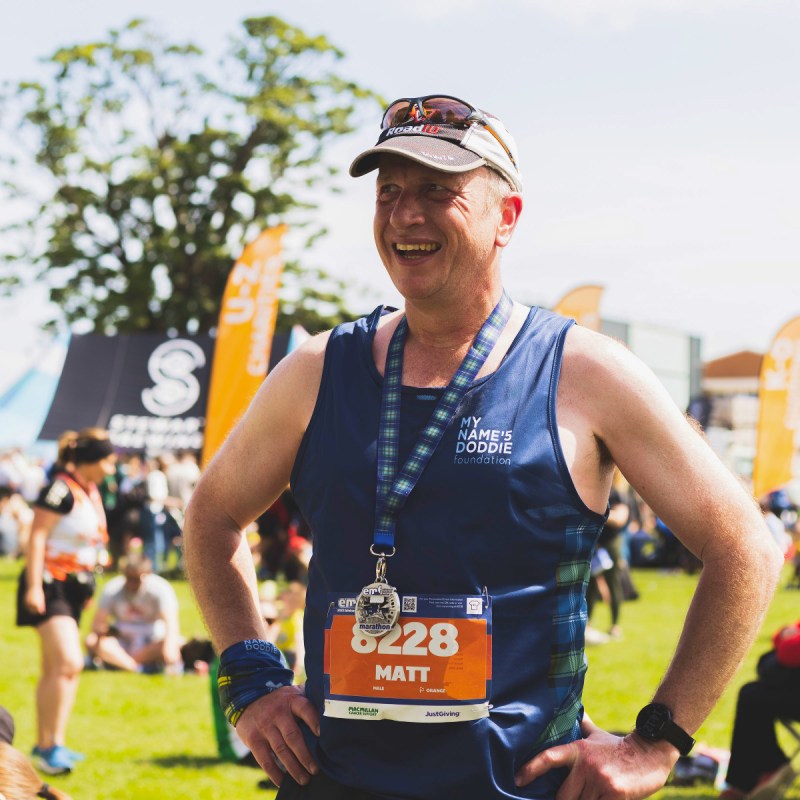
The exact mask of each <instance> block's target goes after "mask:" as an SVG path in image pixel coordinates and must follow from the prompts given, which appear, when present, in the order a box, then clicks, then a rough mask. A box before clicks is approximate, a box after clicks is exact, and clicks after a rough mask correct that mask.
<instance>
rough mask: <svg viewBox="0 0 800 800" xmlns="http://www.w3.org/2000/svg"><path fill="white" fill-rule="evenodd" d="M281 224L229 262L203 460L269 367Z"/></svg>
mask: <svg viewBox="0 0 800 800" xmlns="http://www.w3.org/2000/svg"><path fill="white" fill-rule="evenodd" d="M285 232H286V226H285V225H281V226H279V227H277V228H270V229H269V230H266V231H264V232H263V233H262V234H261V235H260V236H259V237H258V238H257V239H256V240H255V241H254V242H251V243H250V244H249V245H247V247H245V249H244V252H243V253H242V255H241V257H240V258H239V260H238V261H237V262H236V263H235V264H234V265H233V269H232V270H231V274H230V276H229V277H228V283H227V285H226V286H225V294H224V295H223V298H222V308H221V310H220V314H219V326H218V329H217V341H216V345H215V347H214V361H213V363H212V367H211V383H210V385H209V390H208V405H207V408H206V430H205V437H204V441H203V457H202V462H203V465H205V464H207V463H208V462H209V461H210V460H211V459H212V458H213V456H214V454H215V453H216V452H217V450H218V449H219V447H220V445H221V444H222V443H223V442H224V441H225V438H226V437H227V435H228V434H229V433H230V432H231V430H232V429H233V426H234V425H235V424H236V423H237V422H238V420H239V418H240V417H241V416H242V415H243V414H244V412H245V411H246V410H247V407H248V406H249V405H250V401H251V400H252V399H253V396H254V395H255V393H256V392H257V391H258V387H259V386H261V383H262V382H263V380H264V377H265V376H266V374H267V370H268V369H269V355H270V351H271V349H272V336H273V334H274V332H275V320H276V318H277V316H278V287H279V286H280V281H281V273H282V272H283V260H282V258H281V239H282V237H283V234H284V233H285Z"/></svg>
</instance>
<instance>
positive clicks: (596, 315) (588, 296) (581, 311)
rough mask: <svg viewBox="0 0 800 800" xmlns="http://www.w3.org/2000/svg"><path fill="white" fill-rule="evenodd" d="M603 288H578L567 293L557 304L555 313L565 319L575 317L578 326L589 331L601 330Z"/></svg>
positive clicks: (554, 309) (554, 308)
mask: <svg viewBox="0 0 800 800" xmlns="http://www.w3.org/2000/svg"><path fill="white" fill-rule="evenodd" d="M602 294H603V287H602V286H578V288H577V289H573V290H572V291H571V292H567V294H565V295H564V297H562V298H561V300H560V301H559V302H558V303H556V304H555V306H554V307H553V311H555V312H556V314H561V315H563V316H565V317H574V319H575V321H576V322H577V323H578V325H582V326H583V327H584V328H589V330H593V331H599V330H600V297H601V295H602Z"/></svg>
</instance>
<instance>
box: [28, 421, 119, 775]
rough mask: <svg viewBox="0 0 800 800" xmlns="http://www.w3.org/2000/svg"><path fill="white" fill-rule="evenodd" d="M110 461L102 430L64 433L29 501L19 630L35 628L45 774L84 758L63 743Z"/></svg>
mask: <svg viewBox="0 0 800 800" xmlns="http://www.w3.org/2000/svg"><path fill="white" fill-rule="evenodd" d="M115 458H116V457H115V455H114V448H113V446H112V444H111V440H110V439H109V436H108V432H107V431H105V430H103V429H102V428H86V429H84V430H82V431H80V433H72V432H70V433H67V434H64V435H62V437H61V438H60V439H59V451H58V461H57V467H56V470H55V471H54V475H53V480H52V482H51V483H49V484H48V485H47V486H45V487H44V489H43V490H42V492H41V494H40V495H39V498H38V499H37V501H36V502H35V503H34V509H35V511H34V518H33V524H32V527H31V535H30V541H29V543H28V552H27V559H26V565H25V569H24V571H23V572H22V574H21V575H20V581H19V589H18V593H17V625H19V626H30V627H34V628H36V632H37V633H38V634H39V638H40V641H41V648H42V675H41V677H40V678H39V682H38V685H37V688H36V710H37V722H38V741H37V744H36V746H35V747H34V748H33V758H34V762H35V763H36V765H37V766H38V767H39V769H41V770H42V771H43V772H45V773H47V774H49V775H59V774H63V773H67V772H70V771H71V770H72V767H73V766H74V764H75V762H76V761H78V760H81V759H82V756H81V754H80V753H76V752H75V751H72V750H69V749H68V748H67V747H66V746H65V744H64V740H65V736H66V728H67V721H68V719H69V715H70V712H71V710H72V706H73V704H74V701H75V694H76V692H77V689H78V677H79V675H80V672H81V669H82V668H83V653H82V651H81V641H80V634H79V631H78V624H79V622H80V617H81V612H82V610H83V608H84V606H85V605H86V603H87V602H88V601H89V599H90V598H91V596H92V594H93V593H94V586H95V584H94V571H95V569H96V567H98V566H99V565H102V564H103V562H104V560H105V558H106V550H105V547H106V542H107V541H108V533H107V531H106V518H105V513H104V512H103V504H102V502H101V500H100V493H99V492H98V490H97V484H98V483H99V482H100V481H102V480H103V478H105V476H106V475H110V474H111V473H112V472H113V471H114V462H115Z"/></svg>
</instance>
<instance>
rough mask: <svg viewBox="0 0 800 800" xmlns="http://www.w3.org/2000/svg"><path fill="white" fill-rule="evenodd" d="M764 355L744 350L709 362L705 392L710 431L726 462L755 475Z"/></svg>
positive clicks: (740, 472) (740, 471) (744, 473)
mask: <svg viewBox="0 0 800 800" xmlns="http://www.w3.org/2000/svg"><path fill="white" fill-rule="evenodd" d="M763 360H764V356H763V355H762V354H761V353H754V352H753V351H751V350H742V351H741V352H738V353H732V354H731V355H729V356H725V357H723V358H717V359H714V360H713V361H709V362H707V363H706V364H705V365H704V367H703V381H702V395H703V397H704V398H706V400H707V408H708V412H707V413H708V419H707V423H706V425H705V430H706V435H707V436H708V439H709V442H710V444H711V446H712V447H713V448H714V450H715V452H716V453H717V455H719V457H720V458H721V459H722V460H723V462H724V463H725V464H726V465H727V466H728V467H729V468H730V469H731V470H733V471H734V472H735V473H736V474H737V475H741V476H742V477H744V478H748V479H749V478H751V477H752V475H753V459H754V458H755V454H756V431H757V428H758V383H759V376H760V374H761V364H762V361H763Z"/></svg>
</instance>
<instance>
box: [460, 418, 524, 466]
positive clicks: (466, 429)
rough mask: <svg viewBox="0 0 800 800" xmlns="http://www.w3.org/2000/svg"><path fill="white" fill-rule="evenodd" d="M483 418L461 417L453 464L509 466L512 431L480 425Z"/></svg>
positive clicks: (512, 442)
mask: <svg viewBox="0 0 800 800" xmlns="http://www.w3.org/2000/svg"><path fill="white" fill-rule="evenodd" d="M482 421H483V417H462V418H461V421H460V424H459V428H458V438H457V440H456V452H455V457H454V458H453V463H454V464H510V463H511V453H512V450H513V447H514V438H513V433H514V432H513V431H512V430H510V429H509V430H506V429H503V428H489V427H488V426H486V425H485V424H484V425H482V424H481V423H482Z"/></svg>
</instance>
